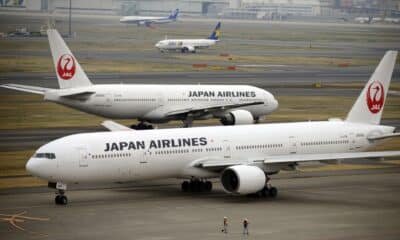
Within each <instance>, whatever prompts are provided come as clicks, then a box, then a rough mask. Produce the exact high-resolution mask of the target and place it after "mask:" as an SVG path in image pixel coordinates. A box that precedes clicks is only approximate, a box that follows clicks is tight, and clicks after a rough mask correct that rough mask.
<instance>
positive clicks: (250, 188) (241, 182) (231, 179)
mask: <svg viewBox="0 0 400 240" xmlns="http://www.w3.org/2000/svg"><path fill="white" fill-rule="evenodd" d="M265 181H266V177H265V173H264V171H263V170H261V169H260V168H258V167H255V166H246V165H237V166H232V167H228V168H227V169H225V170H224V171H223V172H222V174H221V183H222V186H223V187H224V189H225V191H226V192H229V193H234V194H251V193H256V192H258V191H260V190H261V189H263V188H264V186H265Z"/></svg>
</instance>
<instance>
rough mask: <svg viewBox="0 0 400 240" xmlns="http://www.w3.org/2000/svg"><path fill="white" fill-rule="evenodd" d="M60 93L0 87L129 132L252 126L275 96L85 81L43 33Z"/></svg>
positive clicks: (238, 89)
mask: <svg viewBox="0 0 400 240" xmlns="http://www.w3.org/2000/svg"><path fill="white" fill-rule="evenodd" d="M47 35H48V37H49V42H50V49H51V53H52V55H53V62H54V67H55V71H56V74H57V79H58V84H59V86H60V89H51V88H44V87H36V86H27V85H20V84H5V85H2V86H1V87H5V88H9V89H14V90H18V91H25V92H30V93H36V94H42V95H44V99H45V100H47V101H52V102H56V103H59V104H62V105H65V106H68V107H71V108H75V109H79V110H81V111H84V112H87V113H91V114H95V115H99V116H102V117H106V118H118V119H138V120H139V121H140V123H139V124H138V125H132V128H134V129H149V128H153V127H152V126H151V125H149V124H147V123H146V122H149V123H165V122H168V121H170V120H182V121H183V123H184V126H186V127H188V126H191V125H192V122H193V121H194V120H204V119H210V118H218V119H220V120H221V122H222V124H224V125H236V124H252V123H253V122H257V121H258V120H259V119H260V118H262V117H264V116H265V115H268V114H269V113H271V112H273V111H274V110H275V109H277V107H278V102H277V101H276V99H275V98H274V96H273V95H272V94H271V93H269V92H267V91H265V90H263V89H260V88H256V87H253V86H247V85H162V84H159V85H156V84H104V85H95V84H92V82H91V81H90V80H89V78H88V77H87V75H86V74H85V72H84V71H83V69H82V68H81V66H80V65H79V63H78V61H77V60H76V58H75V57H74V55H73V54H72V52H71V51H70V50H69V48H68V46H67V45H66V44H65V42H64V40H63V39H62V38H61V36H60V34H59V33H58V32H57V30H54V29H50V30H48V31H47Z"/></svg>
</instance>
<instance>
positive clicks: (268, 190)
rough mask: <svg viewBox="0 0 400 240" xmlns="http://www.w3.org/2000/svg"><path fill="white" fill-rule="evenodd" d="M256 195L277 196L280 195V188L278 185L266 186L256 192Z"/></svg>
mask: <svg viewBox="0 0 400 240" xmlns="http://www.w3.org/2000/svg"><path fill="white" fill-rule="evenodd" d="M256 196H257V197H272V198H276V197H277V196H278V189H277V188H276V187H268V186H265V187H264V188H263V189H261V190H260V191H258V192H257V193H256Z"/></svg>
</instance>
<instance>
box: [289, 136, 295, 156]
mask: <svg viewBox="0 0 400 240" xmlns="http://www.w3.org/2000/svg"><path fill="white" fill-rule="evenodd" d="M296 153H297V139H296V137H295V136H289V154H296Z"/></svg>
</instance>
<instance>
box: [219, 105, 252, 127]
mask: <svg viewBox="0 0 400 240" xmlns="http://www.w3.org/2000/svg"><path fill="white" fill-rule="evenodd" d="M221 123H222V124H224V125H243V124H253V123H254V117H253V115H252V114H251V112H249V111H246V110H242V109H239V110H234V111H231V112H228V113H227V114H225V115H224V116H223V117H222V118H221Z"/></svg>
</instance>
